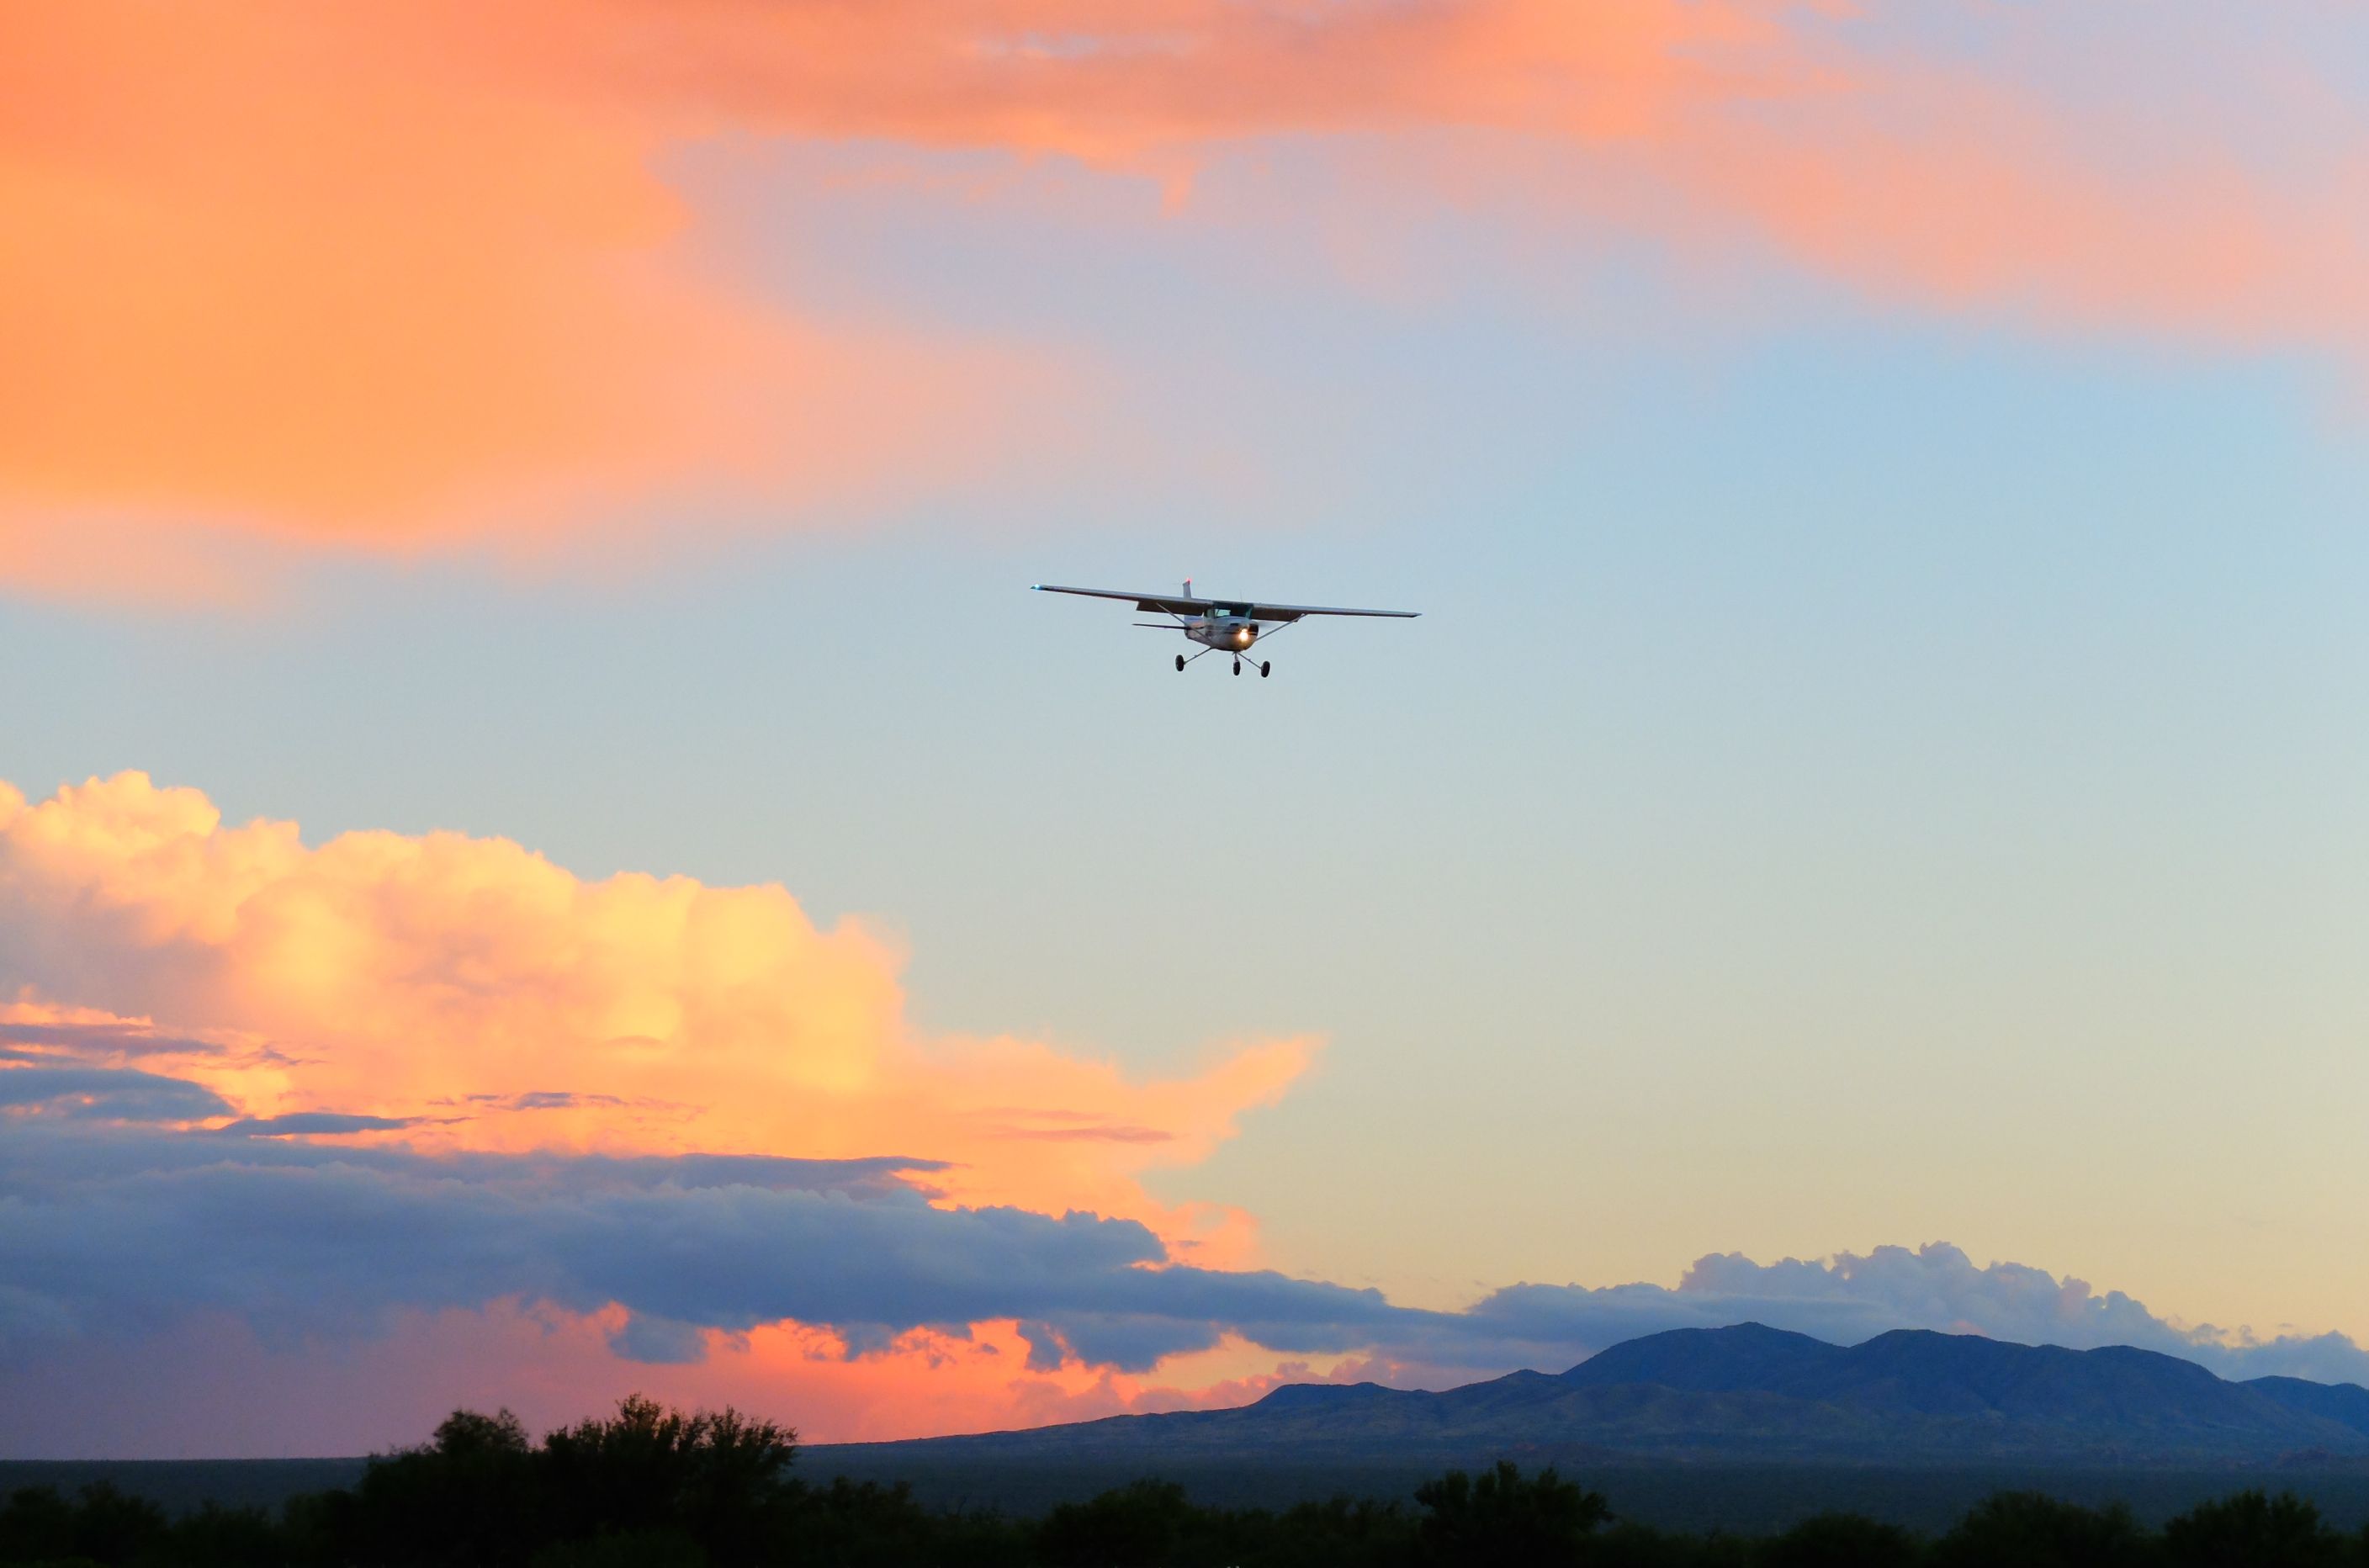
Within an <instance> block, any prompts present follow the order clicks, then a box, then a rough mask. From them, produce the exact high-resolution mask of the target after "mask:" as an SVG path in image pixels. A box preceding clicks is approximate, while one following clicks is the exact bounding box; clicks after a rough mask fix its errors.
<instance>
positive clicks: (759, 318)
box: [0, 0, 2369, 591]
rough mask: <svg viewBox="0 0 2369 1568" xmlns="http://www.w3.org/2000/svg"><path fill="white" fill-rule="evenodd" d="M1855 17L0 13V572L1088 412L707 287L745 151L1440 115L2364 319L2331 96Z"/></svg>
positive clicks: (606, 505) (803, 482)
mask: <svg viewBox="0 0 2369 1568" xmlns="http://www.w3.org/2000/svg"><path fill="white" fill-rule="evenodd" d="M1847 10H1848V8H1845V7H1837V6H1806V5H1802V6H1796V5H1788V4H1783V3H1780V0H1611V3H1606V4H1590V5H1572V4H1568V3H1565V0H1425V3H1419V4H1414V5H1400V4H1390V5H1383V4H1370V5H1367V4H1353V5H1345V6H1291V5H1256V6H1253V5H1241V4H1235V3H1232V0H1155V3H1153V4H1150V5H1145V6H1129V7H1127V9H1126V10H1125V12H1124V13H1123V15H1115V14H1114V13H1113V11H1112V10H1111V8H1110V7H1108V6H1099V5H1091V4H1086V3H1085V0H986V3H980V4H967V5H949V4H945V3H943V0H879V3H876V4H871V5H865V6H854V7H848V6H819V5H808V4H775V3H760V0H703V3H700V4H693V5H665V6H660V5H657V4H653V3H649V0H596V3H594V4H589V5H586V4H566V5H562V4H558V3H557V0H537V3H531V4H527V5H520V6H506V7H502V8H500V9H499V10H488V9H486V8H485V7H476V6H461V5H459V4H457V3H456V0H428V3H425V4H418V3H414V4H404V5H396V4H393V3H392V0H359V3H356V4H350V5H341V6H310V5H303V4H299V3H297V0H249V3H247V4H244V5H241V6H230V7H222V6H216V7H208V8H204V9H192V8H187V7H174V6H154V5H148V4H142V3H140V0H90V3H87V4H82V5H75V6H48V5H37V4H32V3H30V0H0V17H4V18H5V25H6V35H7V37H8V39H9V49H8V51H7V52H6V58H5V59H0V211H5V212H7V214H8V223H9V229H10V235H9V243H8V244H7V245H6V246H0V343H5V344H6V345H7V352H8V357H9V361H10V366H9V370H10V373H9V374H8V375H6V376H5V377H0V579H8V580H15V581H18V582H31V583H37V584H50V585H55V586H67V587H78V588H83V589H92V588H97V589H107V590H111V591H136V590H140V589H155V590H159V591H189V590H190V588H191V585H192V584H195V585H196V587H197V588H198V589H200V590H204V589H207V588H209V587H211V588H212V589H216V590H220V589H223V587H224V586H225V584H232V585H235V583H236V582H237V581H238V580H239V578H240V576H241V568H240V567H238V566H237V565H236V564H235V563H232V564H229V565H225V564H224V561H223V542H224V541H226V540H227V541H236V540H239V539H242V538H249V537H252V536H253V535H254V534H256V533H257V532H260V533H261V534H263V535H264V536H266V537H267V538H268V539H273V540H287V539H299V540H303V541H309V542H313V543H320V542H324V541H328V542H337V543H341V544H361V545H365V546H368V547H372V548H378V549H392V550H417V549H423V548H450V547H453V546H455V545H456V544H461V543H463V542H468V543H482V542H485V541H489V540H490V541H494V542H496V543H498V544H499V545H500V546H501V547H503V548H506V549H513V550H515V549H521V548H523V549H527V550H530V551H532V550H536V549H544V548H548V547H550V545H551V544H552V542H553V541H554V540H555V538H556V537H557V536H560V535H562V534H564V533H571V532H580V531H581V530H583V529H585V528H587V527H598V526H600V525H601V524H603V523H605V522H606V521H610V520H611V519H612V517H613V515H614V514H615V513H616V512H617V511H618V510H619V509H621V508H623V507H624V506H625V505H627V504H628V503H629V502H631V501H632V500H634V499H635V498H647V497H648V496H650V495H652V494H658V493H667V494H684V495H691V494H711V493H716V492H721V493H725V494H730V495H736V496H743V497H750V496H753V497H755V498H760V499H761V500H762V501H764V502H765V503H766V504H768V505H769V506H772V507H774V508H777V509H780V510H782V511H783V512H784V514H785V515H789V516H793V517H802V518H806V519H809V520H812V519H817V518H820V517H823V516H828V515H844V514H848V513H851V512H861V511H864V510H868V509H879V508H881V507H882V506H883V505H884V504H886V503H888V502H893V501H895V500H898V499H901V498H910V497H914V496H919V495H923V494H928V493H932V492H933V491H934V490H938V489H942V488H944V486H948V485H951V484H953V483H955V482H956V481H957V480H959V479H963V478H976V477H978V476H979V475H982V474H987V473H990V472H1000V471H1001V467H1002V465H1006V464H1027V463H1028V462H1030V461H1032V454H1029V453H1019V454H1016V455H1015V452H1016V449H1019V448H1023V447H1027V448H1033V449H1035V451H1034V452H1033V459H1034V460H1039V461H1041V459H1042V457H1043V456H1044V455H1045V451H1046V449H1047V448H1048V447H1049V448H1052V449H1056V450H1058V449H1059V447H1061V446H1062V445H1063V444H1064V443H1071V444H1074V443H1075V442H1076V441H1078V439H1079V438H1078V437H1077V436H1076V434H1075V433H1074V432H1075V427H1076V421H1077V420H1078V419H1079V418H1081V411H1082V410H1084V409H1086V408H1088V407H1090V406H1094V405H1095V403H1096V401H1097V400H1096V399H1094V398H1093V397H1092V396H1090V395H1089V394H1088V393H1087V391H1086V387H1087V385H1088V383H1090V382H1091V379H1092V378H1091V376H1090V375H1089V373H1088V372H1086V371H1085V370H1084V369H1083V368H1082V367H1081V366H1080V365H1078V364H1076V363H1074V362H1071V361H1069V360H1068V359H1066V358H1065V357H1063V356H1059V355H1054V354H1050V353H1047V352H1046V351H1044V350H1042V349H1032V348H1028V347H1025V346H1021V345H1014V344H1007V343H992V342H963V341H949V340H947V339H946V338H944V335H943V334H934V335H933V334H925V333H903V332H900V331H898V329H896V328H895V327H893V326H883V325H881V324H879V323H878V322H875V323H872V324H870V325H867V326H864V327H862V328H856V327H853V326H832V325H830V324H828V323H824V322H818V321H814V320H807V319H802V318H800V317H799V316H797V315H795V314H794V313H793V312H791V311H788V310H785V309H784V308H782V307H780V306H778V305H776V304H774V303H768V302H765V301H762V300H760V299H758V298H756V297H754V296H753V295H751V294H750V292H747V291H746V290H745V289H743V288H740V287H738V286H735V285H733V284H731V283H728V282H726V281H723V280H720V279H719V277H718V276H717V273H716V271H715V269H714V268H713V267H712V266H711V265H709V264H708V260H706V259H704V258H702V257H701V255H700V254H699V252H698V250H697V248H696V246H695V245H694V244H693V243H692V241H693V238H694V236H693V235H692V233H691V228H692V224H691V216H692V215H691V214H690V213H688V212H686V211H685V210H684V208H683V206H682V203H681V199H680V198H679V197H678V196H677V195H676V194H675V193H674V191H673V190H672V189H669V186H668V185H667V183H666V182H665V180H664V179H663V178H662V177H660V175H659V173H658V166H659V165H660V163H661V162H662V160H663V159H664V158H665V157H666V156H667V155H669V151H670V150H672V149H675V148H679V147H681V146H682V145H684V144H686V143H694V142H699V141H703V140H709V139H714V138H716V137H720V136H725V135H730V134H749V133H753V134H756V135H761V136H780V137H803V138H828V139H848V138H866V139H874V140H877V141H880V142H883V143H889V144H899V143H901V144H905V145H911V146H922V147H964V148H990V149H1001V150H1008V151H1013V152H1018V153H1021V154H1025V155H1036V154H1053V155H1064V156H1069V157H1074V158H1077V159H1080V160H1082V161H1084V162H1085V163H1087V164H1089V165H1091V166H1095V167H1099V168H1105V169H1116V170H1123V171H1127V172H1128V173H1130V174H1135V175H1145V176H1150V177H1157V178H1160V179H1162V180H1163V181H1165V182H1167V183H1168V184H1169V186H1170V187H1171V189H1172V190H1174V191H1178V192H1181V191H1183V190H1184V189H1185V188H1186V186H1187V184H1188V183H1189V180H1190V177H1191V176H1192V174H1193V172H1194V170H1195V169H1196V167H1197V166H1200V165H1201V164H1202V163H1204V162H1206V161H1207V159H1208V158H1209V157H1210V156H1212V155H1214V153H1215V152H1216V151H1218V150H1219V149H1221V148H1224V147H1226V146H1230V145H1232V144H1236V143H1242V142H1244V141H1246V140H1251V139H1255V138H1261V137H1273V136H1289V137H1298V138H1325V137H1337V136H1342V135H1345V134H1349V135H1366V134H1370V133H1378V132H1379V133H1385V134H1390V135H1393V136H1399V137H1422V136H1428V135H1433V134H1435V133H1443V132H1444V133H1448V135H1449V136H1450V137H1451V138H1452V139H1454V144H1455V146H1456V147H1457V148H1459V152H1458V154H1457V155H1456V156H1455V157H1454V158H1452V159H1451V160H1450V162H1451V164H1460V165H1461V166H1462V172H1461V174H1460V175H1452V177H1455V178H1457V179H1458V181H1459V185H1460V186H1461V187H1462V189H1458V190H1454V191H1449V192H1446V193H1443V194H1446V195H1449V196H1452V197H1455V198H1457V199H1459V200H1470V199H1471V191H1472V190H1475V189H1482V187H1484V186H1486V185H1488V184H1490V183H1491V182H1497V183H1500V184H1502V182H1503V179H1504V171H1505V169H1507V168H1515V169H1521V170H1528V171H1530V172H1528V173H1526V174H1522V175H1519V176H1517V177H1516V182H1515V188H1514V189H1511V190H1510V191H1507V192H1505V194H1504V195H1503V196H1502V197H1501V198H1499V200H1503V201H1504V202H1505V204H1506V205H1507V207H1508V208H1509V209H1510V210H1511V211H1512V212H1515V213H1517V214H1518V213H1526V212H1534V211H1545V212H1558V211H1574V210H1577V211H1585V212H1598V213H1601V212H1617V215H1618V216H1619V219H1620V220H1621V221H1623V222H1626V223H1637V224H1642V225H1643V226H1644V227H1645V228H1646V229H1647V231H1648V232H1650V233H1654V234H1657V235H1660V236H1662V237H1664V238H1667V239H1669V240H1672V241H1673V242H1675V243H1677V244H1679V245H1681V246H1692V247H1694V248H1696V249H1699V250H1706V251H1711V252H1715V253H1722V254H1723V253H1724V252H1725V251H1726V250H1728V249H1730V248H1732V247H1733V246H1734V245H1735V244H1736V242H1737V241H1738V240H1739V239H1741V240H1745V241H1748V242H1754V243H1757V244H1759V245H1763V246H1772V247H1774V249H1775V250H1776V251H1777V252H1778V253H1780V254H1781V255H1783V256H1786V257H1789V258H1791V259H1792V260H1793V261H1795V262H1796V263H1798V264H1801V265H1802V266H1805V267H1807V268H1810V269H1814V270H1815V271H1816V272H1818V273H1820V274H1823V275H1827V276H1831V277H1835V278H1838V279H1840V280H1844V281H1846V282H1847V283H1848V284H1849V285H1851V286H1853V287H1855V288H1858V289H1861V290H1864V291H1866V292H1870V293H1872V294H1873V295H1875V296H1877V297H1879V298H1883V299H1888V300H1898V301H1903V302H1905V303H1912V304H1916V305H1919V306H1926V307H1938V308H1942V309H1951V310H1956V309H1965V308H1969V307H1982V308H1989V309H1997V310H1999V311H2002V312H2004V313H2006V314H2008V315H2011V316H2013V317H2015V318H2017V319H2023V320H2036V321H2039V322H2042V323H2045V324H2072V325H2075V326H2082V327H2097V326H2105V327H2112V328H2123V327H2134V328H2140V329H2146V330H2154V331H2171V332H2175V333H2180V334H2183V335H2202V336H2203V337H2205V338H2209V339H2211V340H2214V341H2220V342H2235V343H2249V344H2250V343H2260V342H2280V343H2302V344H2306V345H2315V346H2324V345H2329V344H2334V345H2337V346H2339V347H2340V349H2342V350H2344V351H2349V352H2357V351H2358V350H2359V349H2361V348H2362V346H2363V334H2364V330H2369V283H2365V282H2364V281H2363V280H2364V279H2369V234H2364V220H2363V217H2362V214H2363V212H2369V144H2364V143H2363V138H2362V136H2361V133H2360V131H2359V128H2358V125H2357V123H2356V122H2355V121H2354V120H2352V119H2350V118H2348V116H2347V115H2346V114H2345V113H2344V112H2343V111H2342V109H2341V107H2340V106H2339V107H2338V108H2337V109H2333V110H2326V111H2323V110H2319V109H2310V108H2309V107H2308V106H2309V105H2310V104H2311V103H2312V102H2313V101H2314V98H2313V95H2312V93H2311V92H2310V91H2308V90H2306V91H2295V92H2289V93H2287V94H2285V95H2284V97H2283V100H2282V104H2281V106H2280V109H2281V113H2282V115H2283V117H2284V119H2283V123H2286V122H2291V129H2292V130H2293V131H2294V132H2295V135H2294V137H2293V140H2294V141H2295V143H2296V146H2295V161H2294V162H2293V164H2292V166H2291V167H2289V168H2288V169H2287V170H2286V171H2285V172H2284V174H2283V177H2280V178H2275V179H2274V178H2272V177H2267V176H2266V175H2265V174H2264V173H2263V172H2262V170H2261V168H2260V166H2259V161H2258V162H2257V163H2255V164H2249V163H2248V162H2246V161H2245V160H2243V159H2241V158H2239V157H2237V155H2234V154H2233V153H2232V152H2231V151H2230V150H2229V148H2228V147H2227V145H2226V143H2227V141H2228V140H2229V138H2228V137H2227V136H2226V135H2225V134H2223V133H2222V132H2226V130H2227V129H2228V128H2227V127H2226V125H2223V126H2221V128H2220V130H2219V131H2216V129H2215V125H2216V120H2215V113H2214V112H2213V111H2211V110H2210V109H2200V110H2199V111H2198V112H2197V113H2194V114H2189V113H2186V112H2183V111H2182V106H2180V104H2179V103H2178V102H2177V101H2176V100H2164V101H2163V102H2158V103H2157V104H2155V105H2154V106H2152V108H2151V110H2150V112H2149V114H2148V115H2147V116H2146V118H2145V119H2144V120H2141V119H2139V118H2137V117H2135V116H2134V115H2133V114H2124V115H2122V116H2119V117H2118V116H2116V115H2115V114H2113V113H2111V112H2109V111H2108V110H2106V109H2097V108H2089V107H2085V106H2069V105H2067V104H2065V103H2063V102H2059V101H2054V100H2053V99H2051V98H2049V97H2043V96H2042V95H2040V94H2038V93H2035V92H2033V91H2029V90H2020V89H2018V88H2016V87H2014V86H2011V85H2010V84H2009V83H2007V82H2005V81H2002V80H1997V79H1993V78H1992V77H1989V76H1986V75H1984V74H1981V73H1980V72H1978V71H1976V70H1975V69H1974V68H1973V67H1969V66H1963V65H1955V66H1952V65H1944V64H1939V63H1924V62H1920V61H1918V60H1916V59H1914V58H1910V57H1907V56H1905V55H1904V54H1903V53H1902V50H1903V49H1904V48H1905V47H1906V46H1905V45H1901V44H1898V43H1894V44H1893V45H1891V46H1889V47H1888V49H1887V50H1885V51H1882V52H1879V51H1877V50H1875V49H1874V48H1873V47H1872V46H1870V45H1866V44H1863V43H1859V42H1854V41H1853V40H1854V39H1855V37H1856V36H1857V35H1855V34H1854V33H1852V32H1851V31H1850V29H1848V27H1846V26H1839V25H1837V17H1838V16H1840V15H1844V14H1846V13H1847ZM2027 25H2030V26H2043V25H2044V24H2043V23H2037V22H2035V23H2031V24H2027ZM2306 75H2307V73H2306ZM2306 86H2308V83H2307V82H2306ZM2167 104H2169V107H2167ZM2296 106H2304V107H2296ZM2226 113H2227V111H2226V106H2225V108H2224V110H2223V111H2222V118H2223V119H2226ZM2315 115H2317V116H2318V118H2317V119H2314V118H2312V117H2313V116H2315ZM1540 149H1544V150H1546V151H1547V152H1548V153H1549V154H1551V156H1548V157H1545V158H1543V159H1540V158H1539V157H1538V156H1537V155H1538V153H1539V150H1540ZM1425 177H1427V176H1423V175H1416V176H1413V178H1415V179H1416V180H1417V181H1418V182H1420V181H1421V180H1422V179H1423V178H1425ZM1640 191H1642V192H1643V194H1642V195H1640V194H1639V192H1640ZM1621 193H1625V194H1621ZM208 573H211V574H212V580H211V582H209V580H208V579H207V578H206V574H208Z"/></svg>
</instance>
